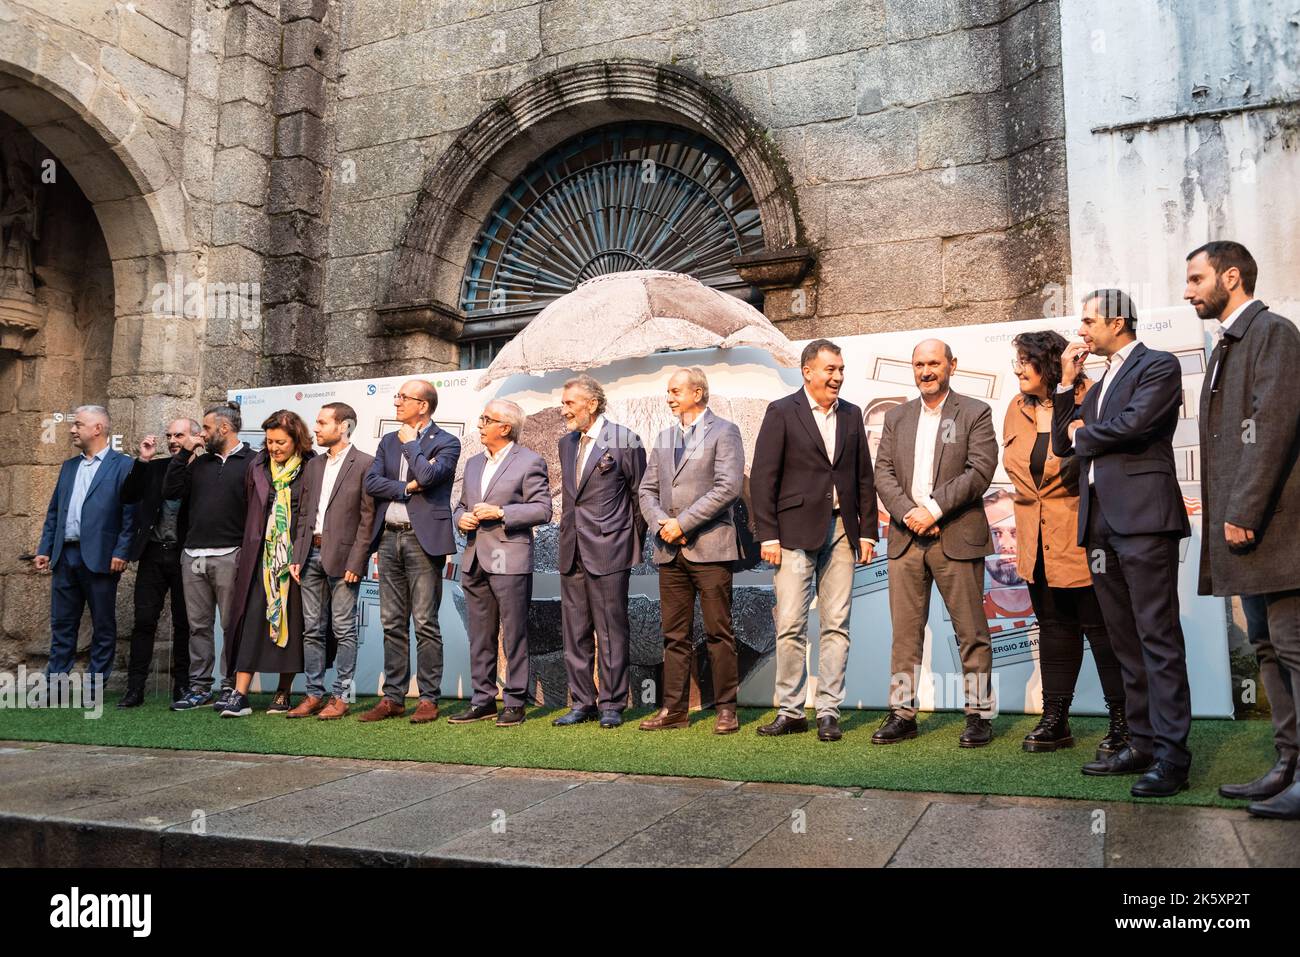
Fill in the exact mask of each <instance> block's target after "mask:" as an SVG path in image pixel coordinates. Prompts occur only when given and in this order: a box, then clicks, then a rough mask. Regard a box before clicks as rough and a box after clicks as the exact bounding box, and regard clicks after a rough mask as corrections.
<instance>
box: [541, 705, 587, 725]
mask: <svg viewBox="0 0 1300 957" xmlns="http://www.w3.org/2000/svg"><path fill="white" fill-rule="evenodd" d="M595 720H596V709H595V708H570V709H569V713H568V714H562V715H560V716H559V717H558V718H556V719H555V720H554V721H552V722H551V724H553V725H555V726H556V727H557V728H567V727H568V726H569V725H571V724H582V722H584V721H595Z"/></svg>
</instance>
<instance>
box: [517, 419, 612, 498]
mask: <svg viewBox="0 0 1300 957" xmlns="http://www.w3.org/2000/svg"><path fill="white" fill-rule="evenodd" d="M604 428H605V416H604V414H603V413H602V414H601V415H598V416H596V421H595V422H593V423H591V428H589V429H588V430H587V431H586V432H583V433H582V435H580V436H578V463H577V474H576V475H575V476H574V482H575V484H576V483H577V482H579V481H581V480H582V473H583V472H585V471H586V470H587V456H589V455H590V454H591V449H592V446H594V445H595V444H596V440H597V439H598V438H600V433H601V431H602V430H603V429H604ZM584 439H585V440H586V441H584ZM511 444H512V445H513V444H514V443H511Z"/></svg>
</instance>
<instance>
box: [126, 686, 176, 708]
mask: <svg viewBox="0 0 1300 957" xmlns="http://www.w3.org/2000/svg"><path fill="white" fill-rule="evenodd" d="M173 700H178V699H173ZM142 704H144V692H143V691H141V690H140V689H139V688H128V689H127V692H126V694H124V695H122V700H121V701H119V702H118V703H117V706H118V707H119V708H138V707H140V705H142Z"/></svg>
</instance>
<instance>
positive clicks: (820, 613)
mask: <svg viewBox="0 0 1300 957" xmlns="http://www.w3.org/2000/svg"><path fill="white" fill-rule="evenodd" d="M773 582H774V583H775V585H776V703H777V705H778V707H779V708H780V712H781V714H784V715H788V716H790V717H792V718H802V717H804V704H805V702H806V701H807V697H808V691H807V683H808V667H807V659H808V610H809V608H810V606H811V605H812V600H813V586H814V582H815V583H816V589H817V618H818V621H819V623H820V628H819V631H818V635H817V647H818V654H817V696H816V698H815V699H814V702H813V703H814V705H815V706H816V708H817V717H819V718H824V717H833V718H838V717H839V716H840V704H841V703H842V702H843V701H844V669H845V667H846V666H847V665H848V662H849V613H850V612H851V611H852V609H853V549H852V547H851V546H850V545H849V540H848V538H847V537H846V536H845V535H844V523H843V521H841V519H840V517H839V516H838V515H836V516H835V518H834V520H833V521H832V522H831V523H830V525H829V526H828V527H827V529H826V541H825V543H824V544H823V545H822V547H821V548H819V549H817V550H816V551H805V550H804V549H801V548H783V549H781V564H780V565H778V566H777V569H776V575H775V576H774V577H773Z"/></svg>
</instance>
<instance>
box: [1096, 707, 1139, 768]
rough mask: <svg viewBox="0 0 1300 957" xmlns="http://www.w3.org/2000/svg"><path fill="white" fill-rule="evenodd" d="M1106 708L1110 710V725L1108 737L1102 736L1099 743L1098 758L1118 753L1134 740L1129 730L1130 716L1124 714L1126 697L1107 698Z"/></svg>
mask: <svg viewBox="0 0 1300 957" xmlns="http://www.w3.org/2000/svg"><path fill="white" fill-rule="evenodd" d="M1106 710H1107V711H1108V712H1110V727H1109V728H1107V729H1106V737H1104V738H1102V739H1101V743H1100V744H1098V745H1097V757H1098V758H1101V757H1104V756H1105V755H1108V754H1118V753H1119V752H1120V751H1122V750H1124V748H1125V747H1127V746H1128V744H1129V743H1130V741H1131V740H1132V738H1131V736H1130V734H1129V730H1128V718H1127V717H1125V716H1124V699H1123V698H1107V699H1106Z"/></svg>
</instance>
